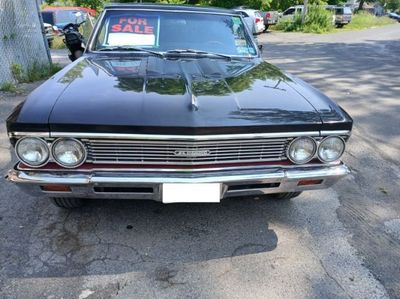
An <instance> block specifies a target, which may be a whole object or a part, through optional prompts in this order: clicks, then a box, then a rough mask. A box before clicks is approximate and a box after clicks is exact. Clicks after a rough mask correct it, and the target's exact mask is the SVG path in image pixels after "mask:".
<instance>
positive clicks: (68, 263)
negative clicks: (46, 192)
mask: <svg viewBox="0 0 400 299" xmlns="http://www.w3.org/2000/svg"><path fill="white" fill-rule="evenodd" d="M399 37H400V25H393V26H387V27H384V28H377V29H370V30H364V31H358V32H342V33H336V34H329V35H305V34H298V33H295V34H292V33H290V34H283V33H275V32H273V33H267V34H264V35H261V36H259V37H258V39H259V42H261V43H264V44H265V46H264V56H265V58H266V59H267V60H268V61H270V62H272V63H274V64H276V65H278V66H280V67H281V68H283V69H284V70H287V71H289V72H291V73H293V74H295V75H297V76H299V77H300V78H302V79H304V80H306V81H308V82H311V83H312V84H314V85H315V86H316V87H318V88H319V89H321V90H322V91H323V92H325V93H327V94H328V95H329V96H331V97H332V98H333V99H334V100H336V101H337V102H339V104H340V105H342V106H343V107H344V108H345V109H346V110H347V111H348V112H349V113H350V114H351V115H352V116H353V117H354V120H355V128H354V132H353V136H352V137H351V140H350V143H349V148H348V152H347V154H346V155H345V157H344V160H345V162H346V163H347V164H348V165H349V166H350V167H351V168H352V170H353V173H352V175H351V176H349V177H348V178H346V179H344V180H342V181H341V182H340V183H339V184H337V185H336V186H334V187H333V188H330V189H327V190H321V191H314V192H305V193H303V194H302V195H301V196H300V197H298V198H296V199H293V200H292V201H287V202H285V201H275V200H270V201H265V200H258V199H257V198H240V199H234V200H226V201H223V202H222V203H221V204H219V205H213V204H192V205H189V204H173V205H162V204H159V203H156V202H144V201H142V202H141V201H123V200H119V201H106V200H93V201H90V202H89V204H88V205H87V206H85V207H84V208H82V209H80V210H73V211H64V210H61V209H57V208H56V207H53V206H52V205H50V204H49V203H48V202H47V201H46V200H45V199H40V198H35V197H32V196H29V195H26V194H24V193H22V192H21V191H19V190H18V188H17V187H16V186H14V185H12V184H9V183H7V182H6V181H5V180H4V179H3V178H1V180H0V240H1V243H0V265H1V268H0V297H1V298H79V299H83V298H175V297H185V298H387V297H392V298H400V281H399V280H400V278H399V277H400V266H399V261H400V239H399V237H400V203H399V193H400V192H399V191H400V185H399V179H400V165H399V162H398V157H399V156H400V146H399V145H400V120H399V117H398V115H399V114H400V104H399V98H400V84H399V80H398V77H399V74H400V73H399V67H400V55H399V54H400V53H399V51H400V39H399ZM58 55H59V53H58ZM32 88H33V85H29V86H26V87H25V89H26V90H27V91H29V90H31V89H32ZM24 96H25V95H24V94H22V95H17V96H15V95H8V94H0V107H1V108H0V120H1V122H2V123H3V125H2V126H0V170H1V171H2V173H5V171H6V169H8V168H9V167H11V165H12V162H10V160H11V159H12V154H11V151H12V150H11V148H10V146H9V145H8V141H7V136H6V131H5V126H4V120H5V118H6V116H7V115H8V114H9V113H10V111H11V110H12V108H13V107H14V106H15V105H16V104H17V103H19V102H20V101H21V100H23V98H24Z"/></svg>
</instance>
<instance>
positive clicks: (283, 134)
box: [50, 131, 320, 141]
mask: <svg viewBox="0 0 400 299" xmlns="http://www.w3.org/2000/svg"><path fill="white" fill-rule="evenodd" d="M299 136H311V137H315V136H320V132H319V131H308V132H281V133H251V134H220V135H158V134H120V133H79V132H51V133H50V137H73V138H91V139H129V140H131V139H134V140H149V141H152V140H153V141H156V140H157V141H158V140H165V141H171V140H180V141H182V140H186V141H212V140H218V141H221V140H233V139H256V138H285V137H299Z"/></svg>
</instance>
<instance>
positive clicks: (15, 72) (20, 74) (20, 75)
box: [10, 63, 24, 82]
mask: <svg viewBox="0 0 400 299" xmlns="http://www.w3.org/2000/svg"><path fill="white" fill-rule="evenodd" d="M10 71H11V74H12V76H13V77H14V79H15V80H16V81H17V82H23V81H24V69H23V68H22V65H20V64H18V63H13V64H11V66H10Z"/></svg>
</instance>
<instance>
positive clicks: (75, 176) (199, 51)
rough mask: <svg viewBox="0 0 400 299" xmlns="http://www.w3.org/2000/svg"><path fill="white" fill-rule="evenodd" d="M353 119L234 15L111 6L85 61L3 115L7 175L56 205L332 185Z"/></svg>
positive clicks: (282, 192) (284, 192) (290, 192)
mask: <svg viewBox="0 0 400 299" xmlns="http://www.w3.org/2000/svg"><path fill="white" fill-rule="evenodd" d="M351 128H352V119H351V118H350V116H349V115H348V114H347V113H346V112H345V111H344V110H343V109H342V108H340V107H339V106H338V105H337V104H335V103H334V102H333V101H331V100H330V99H329V98H328V97H326V96H325V95H323V94H322V93H320V92H319V91H318V90H316V89H314V88H313V87H311V86H309V85H308V84H306V83H305V82H303V81H301V80H300V79H298V78H296V77H293V76H291V75H288V74H285V73H283V72H282V71H281V70H279V69H278V68H276V67H275V66H273V65H271V64H269V63H267V62H265V61H264V60H263V59H262V57H261V53H260V50H259V48H258V47H257V45H256V43H255V41H254V39H253V37H252V35H251V34H250V33H249V32H248V31H247V29H246V26H244V22H243V19H242V18H241V16H240V15H239V14H238V13H237V12H235V11H232V10H223V9H215V8H201V7H191V6H173V5H151V4H137V5H132V4H131V5H112V6H108V7H107V8H106V9H105V11H104V12H103V13H102V15H101V16H100V18H99V20H98V22H97V25H96V27H95V29H94V32H93V34H92V36H91V38H90V40H89V42H88V46H87V49H86V52H85V54H84V56H83V57H81V58H79V59H78V60H77V61H75V62H74V63H71V64H70V65H69V66H67V67H66V68H64V69H63V70H62V71H60V72H59V73H58V74H56V75H55V76H54V77H52V78H51V79H49V80H48V81H47V82H45V83H44V84H43V85H42V86H40V87H39V88H38V89H36V90H35V91H34V92H33V93H32V94H30V95H29V96H28V98H27V99H26V101H25V102H24V103H22V104H21V105H19V106H18V107H17V108H16V109H15V111H14V112H13V113H12V115H11V116H10V117H9V118H8V121H7V129H8V134H9V138H10V141H11V143H12V144H13V145H14V146H15V151H16V155H17V157H18V158H19V162H18V163H17V165H15V167H14V169H12V170H10V171H9V174H8V179H9V180H10V181H12V182H15V183H17V184H18V185H19V186H20V187H22V188H23V189H25V190H27V191H29V192H31V194H37V195H38V196H47V197H50V198H51V199H52V201H53V203H55V204H56V205H57V206H60V207H67V208H70V207H76V206H79V205H80V204H82V199H87V198H123V199H151V200H157V201H161V202H164V203H170V202H219V201H220V199H222V198H228V197H233V196H249V195H250V196H264V195H271V194H273V196H274V197H276V198H281V199H288V198H291V197H295V196H297V195H298V194H300V192H302V191H303V190H312V189H321V188H326V187H329V186H331V185H332V184H333V183H335V182H336V181H337V180H338V179H339V178H341V177H343V176H345V175H346V174H347V173H348V172H349V169H348V168H347V167H346V166H345V165H344V164H343V163H342V162H341V161H340V157H341V156H342V154H343V152H344V150H345V143H346V141H347V139H348V138H349V136H350V131H351Z"/></svg>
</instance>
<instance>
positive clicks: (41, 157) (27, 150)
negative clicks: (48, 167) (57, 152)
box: [15, 137, 49, 167]
mask: <svg viewBox="0 0 400 299" xmlns="http://www.w3.org/2000/svg"><path fill="white" fill-rule="evenodd" d="M15 151H16V153H17V156H18V158H19V159H20V160H21V161H22V162H24V163H25V164H27V165H29V166H31V167H40V166H43V165H44V164H46V162H47V161H48V160H49V147H48V146H47V143H46V141H44V140H43V139H40V138H36V137H25V138H22V139H20V140H18V142H17V144H16V145H15Z"/></svg>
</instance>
